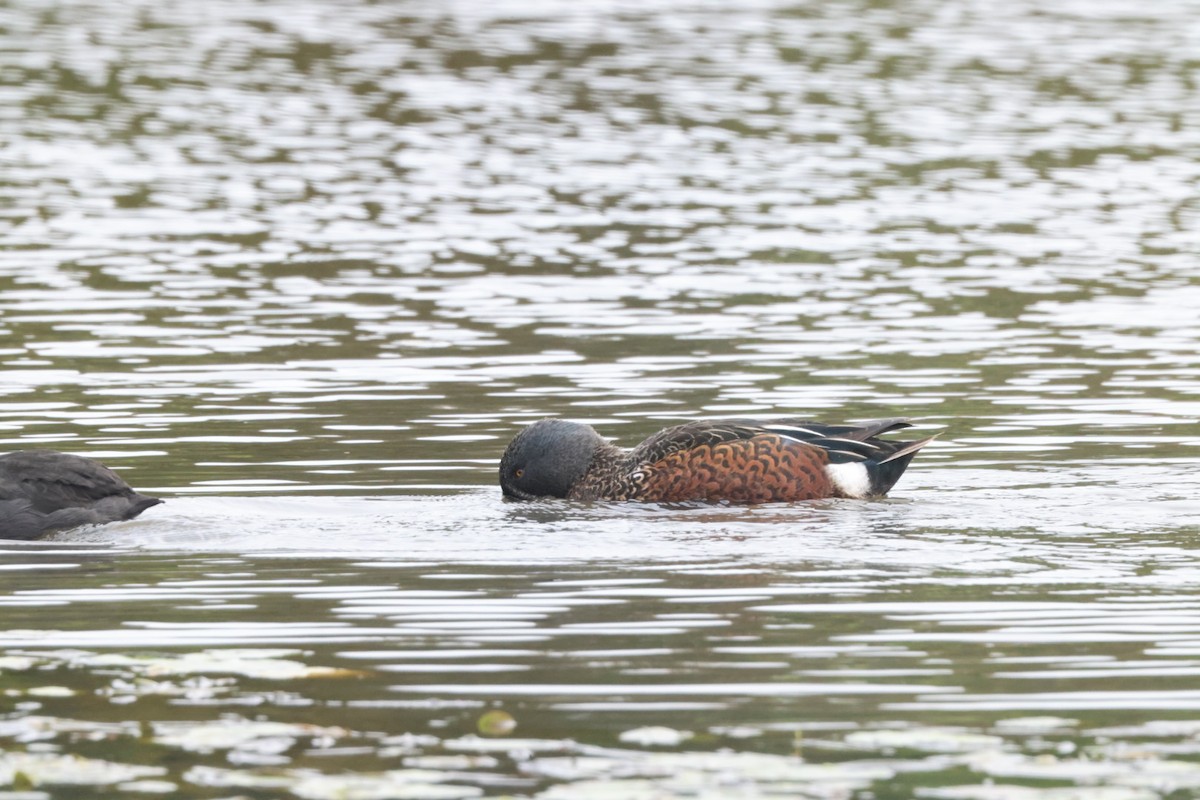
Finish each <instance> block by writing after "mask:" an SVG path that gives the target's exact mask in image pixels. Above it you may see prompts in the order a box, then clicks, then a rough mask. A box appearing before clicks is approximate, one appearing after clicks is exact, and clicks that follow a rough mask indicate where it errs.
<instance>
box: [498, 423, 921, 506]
mask: <svg viewBox="0 0 1200 800" xmlns="http://www.w3.org/2000/svg"><path fill="white" fill-rule="evenodd" d="M912 425H913V423H912V422H910V421H909V420H907V419H903V418H896V419H883V420H874V421H871V422H864V423H861V424H857V425H829V424H825V423H821V422H812V421H809V420H805V419H801V418H798V417H783V418H778V419H767V420H753V419H711V420H694V421H691V422H686V423H684V424H682V425H676V426H673V427H670V428H666V429H664V430H662V431H660V432H658V433H656V434H654V435H653V436H651V437H650V438H648V439H646V440H645V441H644V442H642V443H641V444H639V445H637V446H636V447H633V448H630V449H625V448H622V447H619V446H617V445H615V444H613V443H612V442H610V441H608V440H607V439H605V438H604V437H602V436H601V435H600V434H599V433H597V432H596V430H595V428H593V427H592V426H590V425H587V424H584V423H581V422H573V421H569V420H564V419H543V420H539V421H537V422H534V423H533V424H532V425H529V426H527V427H525V428H523V429H522V430H521V431H520V432H519V433H517V435H516V436H515V437H513V439H512V441H511V442H510V443H509V445H508V447H507V448H506V449H505V451H504V455H503V456H502V457H501V459H500V488H501V491H502V493H503V496H504V498H506V499H508V500H517V501H522V500H538V499H542V498H562V499H566V500H579V501H608V500H613V501H641V502H650V503H689V502H701V503H727V504H736V505H754V504H759V503H788V502H794V501H802V500H818V499H823V498H831V497H839V498H857V499H868V498H879V497H883V496H884V495H886V494H887V493H888V491H889V490H890V489H891V488H892V487H893V486H894V485H895V484H896V481H898V480H899V479H900V476H901V475H903V474H904V471H905V469H907V468H908V465H909V463H910V462H911V461H912V459H913V456H915V455H916V454H917V452H918V451H920V450H921V448H923V447H925V446H926V445H928V444H929V443H930V442H932V441H933V440H934V439H935V438H936V436H930V437H928V438H925V439H919V440H916V441H896V440H885V439H881V438H879V437H880V436H882V435H883V434H887V433H890V432H892V431H896V430H902V429H904V428H909V427H912Z"/></svg>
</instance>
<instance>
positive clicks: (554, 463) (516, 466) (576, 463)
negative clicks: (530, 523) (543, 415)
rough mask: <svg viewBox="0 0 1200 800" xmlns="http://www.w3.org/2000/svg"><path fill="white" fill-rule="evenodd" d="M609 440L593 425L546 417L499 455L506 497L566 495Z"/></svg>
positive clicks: (525, 498)
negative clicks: (601, 436) (597, 431)
mask: <svg viewBox="0 0 1200 800" xmlns="http://www.w3.org/2000/svg"><path fill="white" fill-rule="evenodd" d="M604 444H606V442H605V441H604V440H603V439H601V438H600V434H598V433H596V431H594V430H592V427H591V426H590V425H583V424H581V423H578V422H567V421H566V420H565V419H544V420H541V421H539V422H535V423H533V424H532V425H530V426H529V427H528V428H526V429H525V430H523V431H521V432H520V433H518V434H517V435H516V436H515V437H514V438H513V440H512V441H511V442H509V443H508V448H507V449H506V450H505V451H504V456H503V457H502V458H501V459H500V488H501V489H502V490H503V491H504V496H505V497H511V498H513V499H515V500H533V499H534V498H537V497H566V496H567V493H568V492H570V491H571V487H572V486H573V485H574V484H575V482H576V481H577V480H579V479H580V478H582V477H583V474H584V473H585V472H587V469H588V467H589V466H590V465H591V463H592V457H593V456H594V455H595V453H596V448H597V447H601V446H603V445H604Z"/></svg>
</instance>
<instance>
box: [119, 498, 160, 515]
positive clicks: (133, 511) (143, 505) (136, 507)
mask: <svg viewBox="0 0 1200 800" xmlns="http://www.w3.org/2000/svg"><path fill="white" fill-rule="evenodd" d="M161 502H162V500H159V499H158V498H157V497H147V496H146V495H144V494H138V493H137V492H134V493H133V496H132V497H130V498H129V509H128V510H127V511H126V512H125V516H123V517H121V519H133V518H134V517H136V516H137V515H138V514H140V513H142V512H143V511H145V510H146V509H147V508H150V506H156V505H158V504H159V503H161Z"/></svg>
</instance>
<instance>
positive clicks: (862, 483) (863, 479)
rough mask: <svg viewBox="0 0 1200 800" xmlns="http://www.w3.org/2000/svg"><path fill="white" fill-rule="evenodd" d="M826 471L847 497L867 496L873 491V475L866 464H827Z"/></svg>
mask: <svg viewBox="0 0 1200 800" xmlns="http://www.w3.org/2000/svg"><path fill="white" fill-rule="evenodd" d="M825 472H826V473H827V474H828V475H829V479H830V480H831V481H833V485H834V486H836V487H837V489H838V491H839V492H841V493H842V494H844V495H846V496H847V497H866V496H867V495H869V494H870V493H871V477H870V476H869V475H868V474H867V467H866V465H865V464H862V463H848V464H826V465H825Z"/></svg>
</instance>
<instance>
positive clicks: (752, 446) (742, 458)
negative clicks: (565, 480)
mask: <svg viewBox="0 0 1200 800" xmlns="http://www.w3.org/2000/svg"><path fill="white" fill-rule="evenodd" d="M828 463H829V456H828V453H827V452H826V451H825V450H823V449H821V448H819V447H812V446H807V445H803V444H798V443H796V442H794V441H792V442H789V441H787V440H785V439H783V438H781V437H779V436H775V435H771V434H763V435H759V436H754V437H752V438H749V439H735V440H733V441H727V442H719V443H717V444H700V445H696V446H694V447H691V448H690V449H687V450H679V451H676V452H673V453H670V454H668V455H667V456H666V457H664V458H662V459H660V460H658V461H656V462H654V463H651V464H647V465H645V466H644V467H643V468H642V472H643V474H644V476H645V477H644V478H643V480H642V481H640V483H639V485H638V487H637V490H636V494H635V495H634V497H635V498H636V499H638V500H648V501H651V502H659V503H680V502H687V501H692V500H704V501H718V500H721V501H726V502H730V503H778V502H790V501H793V500H814V499H817V498H821V497H831V496H834V495H835V494H836V491H835V490H834V487H833V486H832V484H831V483H830V480H829V476H828V474H827V473H826V471H825V465H826V464H828Z"/></svg>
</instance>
